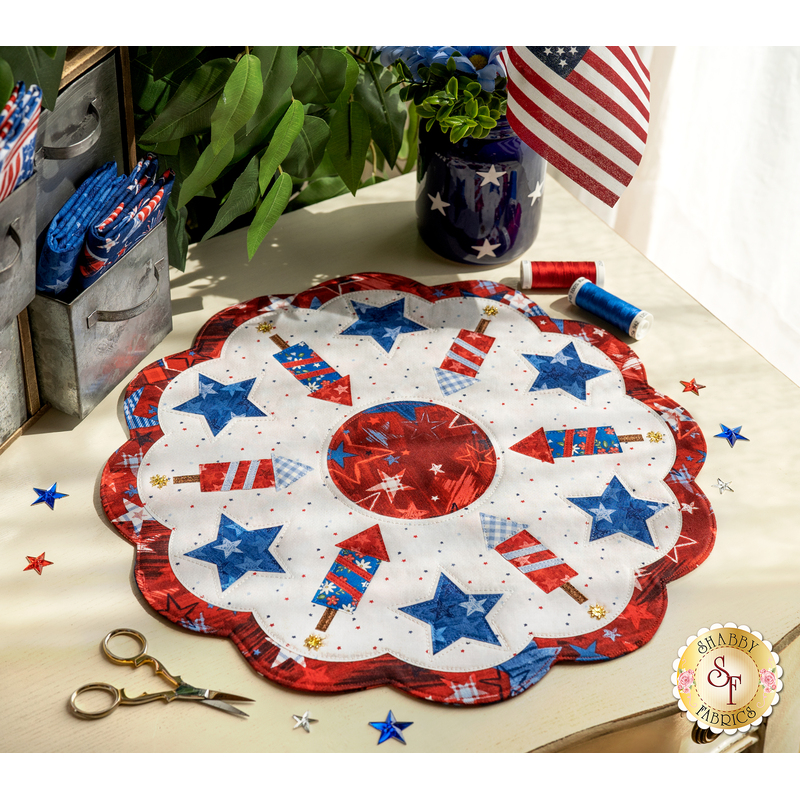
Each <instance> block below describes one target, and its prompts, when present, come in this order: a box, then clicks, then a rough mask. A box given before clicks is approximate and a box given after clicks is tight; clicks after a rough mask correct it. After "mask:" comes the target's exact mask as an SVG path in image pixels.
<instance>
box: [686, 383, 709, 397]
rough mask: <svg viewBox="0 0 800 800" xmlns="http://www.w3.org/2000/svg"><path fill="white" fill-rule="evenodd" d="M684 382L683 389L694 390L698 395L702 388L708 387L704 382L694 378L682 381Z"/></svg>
mask: <svg viewBox="0 0 800 800" xmlns="http://www.w3.org/2000/svg"><path fill="white" fill-rule="evenodd" d="M681 383H682V384H683V391H684V392H694V393H695V394H696V395H697V396H698V397H699V396H700V389H705V388H706V387H705V386H703V385H702V384H700V383H698V382H697V381H696V380H695V379H694V378H692V379H691V380H690V381H681Z"/></svg>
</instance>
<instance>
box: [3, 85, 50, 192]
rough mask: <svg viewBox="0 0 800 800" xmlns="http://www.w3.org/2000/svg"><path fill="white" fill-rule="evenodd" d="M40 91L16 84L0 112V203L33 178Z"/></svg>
mask: <svg viewBox="0 0 800 800" xmlns="http://www.w3.org/2000/svg"><path fill="white" fill-rule="evenodd" d="M41 109H42V90H41V89H40V88H39V87H38V86H36V85H34V86H31V87H30V89H28V90H27V91H26V90H25V83H24V82H23V81H19V82H18V83H17V84H16V86H15V87H14V91H13V92H12V93H11V97H9V99H8V102H7V103H6V104H5V107H4V108H3V110H2V112H0V201H3V200H5V199H6V198H7V197H8V196H9V195H10V194H11V192H13V191H14V189H16V188H17V186H20V185H21V184H23V183H25V181H26V180H28V178H30V176H31V175H32V174H33V151H34V147H35V146H36V131H37V130H38V127H39V115H40V113H41Z"/></svg>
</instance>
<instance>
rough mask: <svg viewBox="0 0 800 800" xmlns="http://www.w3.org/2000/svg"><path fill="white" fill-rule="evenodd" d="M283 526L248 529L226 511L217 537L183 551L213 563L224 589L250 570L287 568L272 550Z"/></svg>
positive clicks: (261, 570)
mask: <svg viewBox="0 0 800 800" xmlns="http://www.w3.org/2000/svg"><path fill="white" fill-rule="evenodd" d="M282 527H283V526H281V525H277V526H276V527H274V528H259V529H258V530H255V531H248V530H246V529H245V528H243V527H242V526H241V525H238V524H237V523H235V522H234V521H233V520H232V519H228V517H226V516H225V515H224V514H223V515H222V518H221V519H220V522H219V530H218V532H217V538H216V539H214V541H213V542H209V543H208V544H204V545H203V546H202V547H198V548H197V549H196V550H192V551H190V552H188V553H185V554H184V555H187V556H190V557H191V558H196V559H198V560H199V561H207V562H208V563H209V564H214V565H215V566H216V567H217V572H218V574H219V583H220V586H221V587H222V591H223V592H224V591H225V590H226V589H227V588H228V587H230V586H231V585H232V584H234V583H235V582H236V581H238V580H239V578H241V577H242V575H244V574H245V573H247V572H285V570H284V569H283V567H281V565H280V564H279V563H278V561H277V560H276V559H275V557H274V556H273V555H272V553H270V552H269V547H270V545H271V544H272V543H273V542H274V541H275V537H276V536H277V535H278V533H279V532H280V530H281V528H282Z"/></svg>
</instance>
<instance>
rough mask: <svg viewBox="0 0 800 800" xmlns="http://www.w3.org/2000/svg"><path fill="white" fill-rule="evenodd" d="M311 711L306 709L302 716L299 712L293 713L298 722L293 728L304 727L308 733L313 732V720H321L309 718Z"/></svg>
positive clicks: (293, 717)
mask: <svg viewBox="0 0 800 800" xmlns="http://www.w3.org/2000/svg"><path fill="white" fill-rule="evenodd" d="M309 713H311V712H309V711H306V713H305V714H303V716H302V717H298V716H297V714H292V719H293V720H294V721H295V722H296V723H297V724H296V725H295V726H294V728H292V730H294V729H295V728H302V729H303V730H304V731H305V732H306V733H311V723H312V722H319V720H318V719H309V718H308V715H309Z"/></svg>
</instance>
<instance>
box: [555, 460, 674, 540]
mask: <svg viewBox="0 0 800 800" xmlns="http://www.w3.org/2000/svg"><path fill="white" fill-rule="evenodd" d="M567 500H569V502H570V503H572V504H573V505H576V506H578V508H580V509H582V510H583V511H585V512H586V513H587V514H590V515H591V517H592V531H591V533H590V534H589V541H590V542H594V541H597V540H598V539H603V538H605V537H606V536H612V535H613V534H615V533H624V534H626V535H627V536H630V537H631V538H632V539H636V541H637V542H641V543H642V544H647V545H650V547H655V543H654V542H653V537H652V536H651V535H650V530H649V529H648V527H647V520H648V519H650V517H652V516H653V515H654V514H657V513H658V512H659V511H661V509H662V508H666V507H667V506H668V505H669V503H656V502H654V501H653V500H639V499H637V498H636V497H633V495H631V494H630V492H629V491H628V490H627V489H626V488H625V487H624V486H623V485H622V483H621V482H620V480H619V478H617V476H616V475H615V476H614V477H613V478H612V479H611V482H610V483H609V484H608V486H606V488H605V491H604V492H603V494H602V495H600V496H599V497H568V498H567Z"/></svg>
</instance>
